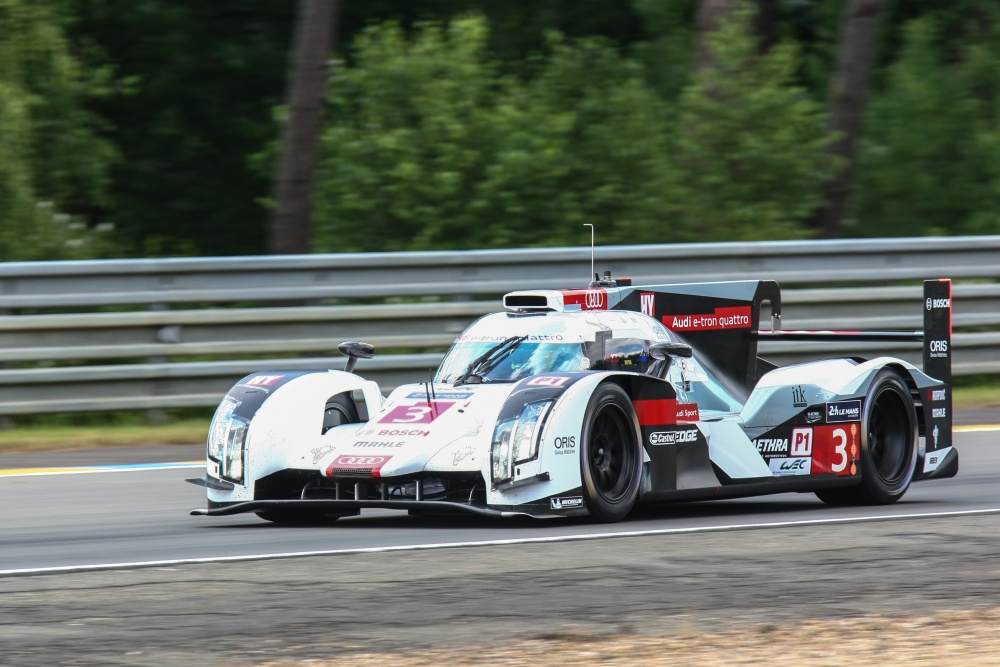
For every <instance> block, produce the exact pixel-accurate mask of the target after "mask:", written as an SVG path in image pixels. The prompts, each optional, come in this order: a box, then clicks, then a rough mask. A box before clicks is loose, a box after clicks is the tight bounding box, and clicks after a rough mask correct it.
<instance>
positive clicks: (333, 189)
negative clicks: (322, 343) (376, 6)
mask: <svg viewBox="0 0 1000 667" xmlns="http://www.w3.org/2000/svg"><path fill="white" fill-rule="evenodd" d="M487 40H488V31H487V25H486V22H485V21H484V19H482V18H481V17H470V18H463V19H457V20H454V21H452V22H451V23H450V24H449V25H448V26H447V27H445V26H442V25H439V24H420V25H418V26H416V28H415V30H414V33H413V36H412V39H408V37H407V35H406V33H405V32H404V30H403V29H402V28H401V27H400V26H399V25H398V24H395V23H388V24H383V25H380V26H374V27H371V28H369V29H367V30H366V31H365V32H364V33H363V34H362V35H360V36H359V37H358V38H357V40H356V42H355V47H356V50H355V53H354V55H353V61H354V62H355V65H354V66H353V67H348V68H344V69H341V70H340V71H339V74H338V75H337V77H336V79H335V81H334V85H333V86H332V99H331V105H332V109H331V113H330V121H329V122H328V124H327V127H326V131H325V133H324V139H323V142H324V155H323V157H322V158H321V168H320V178H319V190H318V192H317V211H316V218H315V219H314V228H315V229H316V240H315V247H316V249H317V250H324V251H367V250H404V249H418V250H422V249H429V248H488V247H497V246H503V247H510V246H535V245H558V244H564V243H570V244H573V243H579V242H580V238H581V235H582V233H583V232H582V230H581V225H582V223H584V222H591V223H595V224H597V225H598V229H599V230H601V236H602V242H609V241H616V242H634V241H640V240H642V241H646V242H654V241H656V240H658V239H662V238H666V237H660V235H659V234H658V233H657V228H658V218H657V213H658V211H660V210H662V207H663V205H662V196H663V193H661V192H659V191H658V190H657V188H656V187H655V184H656V180H655V175H656V174H657V173H660V172H662V170H663V166H662V165H663V162H664V159H665V155H666V151H665V148H666V131H667V128H666V119H667V110H666V108H665V105H664V103H663V102H661V101H660V100H659V99H658V98H657V96H656V95H655V94H653V93H652V91H651V90H649V88H648V86H647V85H646V84H645V82H644V80H643V75H642V70H641V67H640V66H639V65H638V64H637V63H635V62H632V61H629V60H625V59H623V58H621V57H620V56H618V55H617V54H616V52H615V51H614V50H613V49H611V48H610V47H608V46H607V45H605V44H604V43H603V42H601V41H598V40H581V41H573V40H567V39H565V38H562V37H561V36H559V35H558V34H551V35H550V37H549V49H550V55H549V56H548V57H547V58H544V59H542V60H540V61H538V62H536V63H535V64H534V65H533V68H534V69H535V70H536V71H537V72H538V74H537V76H535V77H534V78H533V79H531V80H530V81H529V82H524V81H523V80H521V79H519V78H517V77H514V76H512V75H506V74H503V73H501V72H500V70H499V68H498V66H497V64H496V63H495V62H494V61H491V60H490V59H489V57H488V53H487ZM539 58H541V56H539ZM640 232H641V234H642V236H641V237H640V236H637V234H639V233H640Z"/></svg>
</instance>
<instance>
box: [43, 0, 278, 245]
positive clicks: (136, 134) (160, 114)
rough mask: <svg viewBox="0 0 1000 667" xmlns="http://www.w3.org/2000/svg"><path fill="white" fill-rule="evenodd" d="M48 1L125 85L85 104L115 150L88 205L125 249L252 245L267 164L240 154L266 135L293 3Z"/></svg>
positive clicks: (261, 218) (259, 234) (260, 218)
mask: <svg viewBox="0 0 1000 667" xmlns="http://www.w3.org/2000/svg"><path fill="white" fill-rule="evenodd" d="M25 1H27V0H25ZM57 1H58V2H61V3H63V4H64V5H65V6H67V7H68V8H69V11H70V12H71V14H72V16H73V17H74V20H73V21H72V23H71V24H70V25H69V26H68V30H69V34H70V36H71V37H72V38H73V40H74V43H75V44H76V46H77V48H78V50H79V51H80V53H81V54H82V57H83V58H84V62H85V63H86V65H87V67H88V68H93V67H101V66H108V65H109V64H110V65H113V66H114V68H115V71H116V74H117V76H118V77H119V78H120V79H122V80H124V81H126V82H127V83H128V93H129V94H127V95H124V96H119V97H116V98H113V99H108V100H106V101H105V102H104V103H99V104H96V105H94V109H95V111H97V112H98V113H100V114H101V115H102V117H103V118H105V119H106V120H107V122H108V123H109V124H110V125H111V126H112V127H113V128H114V134H113V137H114V141H115V143H116V145H117V146H118V148H119V151H120V153H121V160H120V161H119V162H118V163H117V165H116V168H115V169H114V171H113V172H112V177H113V185H112V188H111V197H110V201H109V203H108V204H107V206H106V207H105V208H104V209H103V210H101V211H99V212H97V214H98V215H99V216H101V217H102V218H107V219H111V220H113V221H114V222H115V225H116V228H117V230H118V231H119V233H120V234H121V235H122V237H123V240H124V242H125V243H127V244H128V246H129V247H130V248H131V252H133V253H136V254H141V255H149V256H157V255H177V254H184V255H234V254H256V253H261V252H263V251H264V247H265V239H266V236H267V234H266V232H267V218H268V212H267V210H266V209H265V208H264V207H262V206H261V205H260V204H259V202H258V199H259V198H261V197H264V196H267V195H268V193H269V192H270V180H271V176H272V175H273V174H272V173H266V174H265V173H261V172H259V171H257V170H255V169H254V168H252V166H251V165H250V164H249V159H248V156H250V155H251V154H252V153H254V152H256V151H258V150H260V147H261V146H262V145H264V144H265V143H266V142H268V141H270V140H272V138H273V137H274V135H275V134H276V125H275V123H274V121H273V118H272V110H273V108H274V107H275V106H276V105H279V104H281V103H282V95H283V92H284V79H285V73H286V70H287V65H288V57H289V56H288V51H289V44H290V42H291V36H292V21H293V17H294V13H295V3H292V2H274V1H273V0H212V1H211V2H176V1H175V0H134V1H130V2H120V1H119V0H57Z"/></svg>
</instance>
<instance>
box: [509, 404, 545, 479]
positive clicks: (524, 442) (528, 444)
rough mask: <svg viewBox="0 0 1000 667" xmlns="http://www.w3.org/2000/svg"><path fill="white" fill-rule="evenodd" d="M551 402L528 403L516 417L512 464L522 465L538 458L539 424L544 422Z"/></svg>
mask: <svg viewBox="0 0 1000 667" xmlns="http://www.w3.org/2000/svg"><path fill="white" fill-rule="evenodd" d="M550 407H552V401H539V402H538V403H528V404H527V405H526V406H524V409H523V410H521V414H520V415H518V417H517V424H516V425H515V426H514V445H513V450H514V463H515V464H517V463H524V462H525V461H530V460H531V459H533V458H535V457H536V456H538V438H537V437H536V435H537V434H540V432H541V430H540V429H539V428H538V426H539V424H541V423H542V422H544V421H545V415H547V414H548V413H549V408H550Z"/></svg>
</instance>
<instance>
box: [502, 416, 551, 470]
mask: <svg viewBox="0 0 1000 667" xmlns="http://www.w3.org/2000/svg"><path fill="white" fill-rule="evenodd" d="M551 407H552V401H539V402H537V403H528V404H527V405H525V406H524V407H523V408H521V412H520V413H518V415H517V417H516V418H515V419H505V420H504V421H502V422H499V423H498V424H497V427H496V429H495V430H494V431H493V447H492V451H491V454H492V456H491V463H492V468H493V482H494V483H495V484H499V483H501V482H505V481H507V480H509V479H510V478H511V477H513V476H514V465H516V464H518V463H524V462H525V461H530V460H531V459H534V458H535V457H537V456H538V440H539V436H540V435H541V426H542V424H543V423H544V422H545V417H546V415H548V413H549V409H550V408H551Z"/></svg>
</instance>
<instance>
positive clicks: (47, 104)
mask: <svg viewBox="0 0 1000 667" xmlns="http://www.w3.org/2000/svg"><path fill="white" fill-rule="evenodd" d="M61 9H63V7H62V6H61V5H60V4H58V3H57V2H48V1H46V0H0V218H2V222H0V260H7V261H9V260H27V259H58V258H64V257H89V256H98V255H101V254H102V253H104V252H107V251H108V250H109V246H108V244H107V241H108V239H107V238H106V235H105V234H102V233H88V230H87V225H86V223H85V221H84V220H83V218H82V217H81V216H83V215H85V214H86V213H87V212H88V211H90V210H92V209H93V208H95V207H99V206H101V205H103V204H104V203H106V201H107V190H108V172H109V168H110V166H111V164H112V163H113V161H114V159H115V151H114V148H113V146H112V144H110V143H109V142H108V141H107V140H106V139H105V138H103V136H102V133H103V131H104V130H105V129H106V127H105V125H104V124H103V122H101V121H100V119H99V118H98V117H97V116H96V115H94V114H93V113H92V112H91V111H90V110H89V109H88V106H87V105H88V103H89V102H90V101H91V100H93V99H94V98H95V97H97V96H101V95H103V94H107V93H108V92H109V81H110V78H109V76H108V71H107V70H100V69H99V70H96V71H87V70H84V69H83V68H82V67H81V66H80V63H79V62H78V61H77V60H76V59H75V58H74V57H73V55H72V49H71V47H70V45H69V43H68V42H67V40H66V38H65V35H64V32H63V29H62V27H63V24H64V22H65V21H66V20H67V17H66V16H65V15H63V14H60V13H59V10H61Z"/></svg>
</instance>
